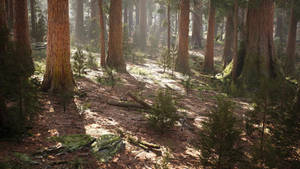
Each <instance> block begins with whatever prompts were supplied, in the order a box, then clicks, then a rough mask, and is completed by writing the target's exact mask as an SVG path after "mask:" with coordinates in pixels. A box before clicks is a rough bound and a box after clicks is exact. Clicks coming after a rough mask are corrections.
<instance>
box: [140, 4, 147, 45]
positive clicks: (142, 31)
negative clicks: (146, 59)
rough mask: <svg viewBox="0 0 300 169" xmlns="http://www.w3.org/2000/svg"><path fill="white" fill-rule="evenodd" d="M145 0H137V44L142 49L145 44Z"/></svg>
mask: <svg viewBox="0 0 300 169" xmlns="http://www.w3.org/2000/svg"><path fill="white" fill-rule="evenodd" d="M146 3H147V2H146V0H139V5H140V8H139V9H140V12H139V14H140V17H139V19H140V21H139V23H140V26H139V27H140V31H139V32H140V35H139V45H140V48H141V49H142V50H144V49H145V47H146V45H147V9H146Z"/></svg>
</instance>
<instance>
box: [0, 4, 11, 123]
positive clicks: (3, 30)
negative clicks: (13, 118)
mask: <svg viewBox="0 0 300 169" xmlns="http://www.w3.org/2000/svg"><path fill="white" fill-rule="evenodd" d="M5 7H6V3H5V0H0V65H4V59H5V56H6V54H7V43H8V32H9V31H8V22H7V13H6V9H5ZM0 71H1V68H0ZM1 73H2V72H1ZM1 79H2V78H0V80H1ZM1 81H2V80H1ZM2 85H3V84H0V128H2V127H3V126H4V125H5V124H6V104H5V99H4V96H3V93H2V90H3V89H2Z"/></svg>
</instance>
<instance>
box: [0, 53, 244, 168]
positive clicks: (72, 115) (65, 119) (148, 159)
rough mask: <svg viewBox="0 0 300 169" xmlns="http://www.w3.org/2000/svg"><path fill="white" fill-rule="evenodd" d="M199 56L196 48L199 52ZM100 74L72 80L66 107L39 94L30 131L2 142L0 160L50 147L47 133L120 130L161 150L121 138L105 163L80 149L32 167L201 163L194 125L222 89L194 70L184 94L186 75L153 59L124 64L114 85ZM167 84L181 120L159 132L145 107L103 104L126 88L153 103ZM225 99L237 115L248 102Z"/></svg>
mask: <svg viewBox="0 0 300 169" xmlns="http://www.w3.org/2000/svg"><path fill="white" fill-rule="evenodd" d="M201 55H202V54H201V52H200V53H199V56H201ZM101 74H103V72H102V70H100V69H99V70H93V71H91V70H90V71H88V73H87V75H86V76H85V77H81V78H77V79H76V86H77V89H78V91H77V93H79V94H78V95H80V97H79V96H75V97H74V99H72V101H71V102H70V103H68V104H67V106H66V111H64V107H63V104H62V101H61V99H60V98H58V97H57V96H54V95H51V94H48V93H41V94H40V95H39V100H40V102H41V105H42V109H41V111H40V112H39V113H38V115H37V117H36V120H35V121H34V125H33V128H32V129H31V130H30V133H31V136H29V137H25V138H24V139H22V140H21V141H20V142H11V141H1V142H0V150H1V152H0V161H4V160H6V159H10V158H13V153H14V152H19V153H24V154H32V153H34V152H36V151H39V150H43V149H46V148H49V147H52V146H55V144H56V143H54V142H52V141H51V140H49V138H50V137H52V136H64V135H70V134H88V135H91V136H93V137H99V136H101V135H103V134H108V133H114V134H118V133H119V132H120V131H123V132H126V133H130V134H131V135H133V136H136V137H137V138H139V139H141V140H145V141H147V142H150V143H154V144H157V145H159V146H160V147H161V152H162V153H161V154H159V153H156V152H152V151H145V150H144V149H142V148H140V147H137V146H135V145H132V144H131V143H129V142H127V141H126V140H125V150H124V151H122V152H121V153H119V154H118V155H117V156H115V157H114V159H113V160H111V161H110V162H108V163H99V162H97V161H96V160H95V159H94V158H93V156H92V155H91V153H90V152H89V151H88V150H81V151H78V152H74V153H68V154H62V155H59V156H51V155H49V156H48V157H47V158H42V159H36V160H37V161H39V162H40V164H39V165H35V166H33V167H32V168H72V167H71V165H70V164H57V165H51V166H50V165H49V164H53V162H57V161H62V160H65V161H69V162H72V161H73V162H78V161H80V162H79V163H80V166H82V168H116V169H123V168H128V169H129V168H130V169H135V168H136V169H140V168H145V169H147V168H163V167H164V166H167V167H169V168H172V169H193V168H201V167H200V164H199V154H200V152H199V151H198V149H197V148H196V147H197V138H198V132H199V128H200V127H201V121H202V120H203V119H204V118H205V117H206V115H207V114H208V113H210V112H211V111H212V110H213V108H214V107H215V106H216V99H215V96H216V95H220V94H222V93H219V92H217V91H215V90H214V89H213V88H212V87H210V86H209V83H208V82H207V81H208V80H207V78H204V77H202V76H199V75H194V76H193V78H194V79H195V81H194V83H196V84H197V85H198V86H202V88H201V90H199V88H194V89H192V90H191V91H190V92H189V94H188V95H187V94H186V91H185V89H184V86H183V85H182V83H181V82H182V80H183V79H184V78H185V77H183V76H182V75H180V74H178V73H174V75H172V72H171V71H169V70H168V71H166V72H165V73H163V69H162V67H160V66H159V65H158V64H157V63H156V62H155V61H152V60H146V62H145V64H142V65H136V64H128V74H118V75H117V77H118V78H119V79H120V80H119V81H118V82H117V84H116V86H114V87H113V88H112V87H111V86H105V85H102V84H100V83H98V82H97V80H96V79H97V76H99V75H101ZM166 86H168V88H171V89H172V91H173V92H172V93H173V95H174V98H175V99H176V101H177V108H178V113H179V115H180V117H181V119H180V121H179V122H178V123H177V124H176V126H175V127H174V128H173V129H172V130H169V131H167V132H165V133H164V134H161V133H159V132H156V131H154V130H153V129H152V128H151V127H149V125H148V121H147V118H146V115H147V113H146V112H145V111H143V110H134V109H131V108H122V107H117V106H112V105H109V104H108V103H107V101H108V100H117V101H118V100H131V98H130V97H128V96H127V93H128V92H132V93H135V94H138V95H140V96H141V97H142V98H144V99H145V101H146V102H147V103H149V104H152V103H153V100H154V99H155V95H156V92H157V91H158V90H159V89H160V88H163V87H166ZM230 99H232V100H233V101H234V102H235V103H236V107H237V112H236V113H240V114H242V113H243V112H245V111H247V110H248V109H249V104H248V103H246V102H243V101H241V100H240V99H233V98H230Z"/></svg>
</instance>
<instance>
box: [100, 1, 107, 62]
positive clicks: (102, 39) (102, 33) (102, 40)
mask: <svg viewBox="0 0 300 169" xmlns="http://www.w3.org/2000/svg"><path fill="white" fill-rule="evenodd" d="M98 5H99V18H100V22H99V23H100V45H101V59H100V64H101V66H102V67H105V66H106V54H105V29H104V27H105V25H104V14H103V0H99V1H98Z"/></svg>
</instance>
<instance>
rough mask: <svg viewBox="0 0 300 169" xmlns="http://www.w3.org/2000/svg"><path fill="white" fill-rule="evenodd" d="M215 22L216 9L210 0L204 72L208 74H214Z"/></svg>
mask: <svg viewBox="0 0 300 169" xmlns="http://www.w3.org/2000/svg"><path fill="white" fill-rule="evenodd" d="M215 22H216V7H215V4H214V2H213V1H212V0H210V8H209V19H208V33H207V42H206V53H205V60H204V71H205V72H207V73H213V72H214V43H215V42H214V39H215Z"/></svg>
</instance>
